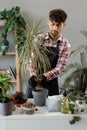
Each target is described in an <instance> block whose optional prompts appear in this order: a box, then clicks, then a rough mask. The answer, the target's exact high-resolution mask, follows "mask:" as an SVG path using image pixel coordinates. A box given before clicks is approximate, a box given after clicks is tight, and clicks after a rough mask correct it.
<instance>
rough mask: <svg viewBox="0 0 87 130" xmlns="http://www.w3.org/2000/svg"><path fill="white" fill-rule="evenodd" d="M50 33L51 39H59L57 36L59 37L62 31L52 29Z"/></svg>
mask: <svg viewBox="0 0 87 130" xmlns="http://www.w3.org/2000/svg"><path fill="white" fill-rule="evenodd" d="M49 35H50V37H51V39H53V40H54V39H57V38H58V37H59V35H60V32H58V31H54V30H51V31H50V32H49Z"/></svg>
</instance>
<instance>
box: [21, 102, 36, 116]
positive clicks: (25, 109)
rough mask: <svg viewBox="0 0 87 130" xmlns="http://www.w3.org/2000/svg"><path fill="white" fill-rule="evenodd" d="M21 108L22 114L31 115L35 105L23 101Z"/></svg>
mask: <svg viewBox="0 0 87 130" xmlns="http://www.w3.org/2000/svg"><path fill="white" fill-rule="evenodd" d="M21 109H22V113H23V114H27V115H32V114H34V113H35V109H36V106H35V104H33V103H31V102H25V103H24V104H22V106H21Z"/></svg>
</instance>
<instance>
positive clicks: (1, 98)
mask: <svg viewBox="0 0 87 130" xmlns="http://www.w3.org/2000/svg"><path fill="white" fill-rule="evenodd" d="M11 87H13V85H12V82H11V75H10V74H9V73H7V72H0V114H1V115H10V114H12V100H11V96H10V95H9V94H7V91H8V90H10V89H11Z"/></svg>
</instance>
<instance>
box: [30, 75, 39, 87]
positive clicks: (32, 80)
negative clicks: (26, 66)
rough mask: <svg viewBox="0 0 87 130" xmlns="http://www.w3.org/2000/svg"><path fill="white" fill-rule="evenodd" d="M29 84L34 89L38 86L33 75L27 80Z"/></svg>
mask: <svg viewBox="0 0 87 130" xmlns="http://www.w3.org/2000/svg"><path fill="white" fill-rule="evenodd" d="M29 83H30V85H31V86H32V87H33V88H35V87H36V86H37V84H38V80H37V77H36V76H35V75H33V76H31V77H30V79H29Z"/></svg>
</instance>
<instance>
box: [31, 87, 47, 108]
mask: <svg viewBox="0 0 87 130" xmlns="http://www.w3.org/2000/svg"><path fill="white" fill-rule="evenodd" d="M32 94H33V98H34V103H35V105H36V106H45V103H46V98H47V96H48V89H46V88H43V89H34V90H33V91H32Z"/></svg>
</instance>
